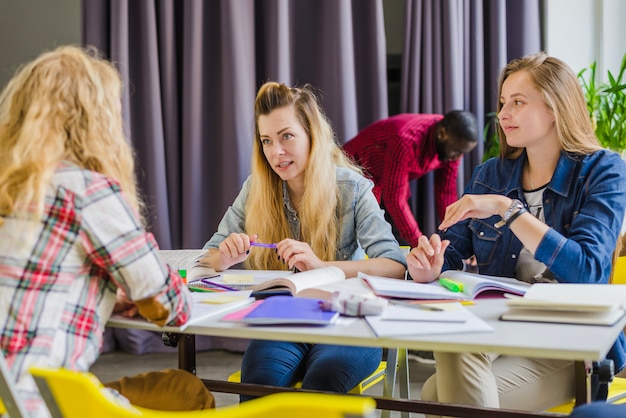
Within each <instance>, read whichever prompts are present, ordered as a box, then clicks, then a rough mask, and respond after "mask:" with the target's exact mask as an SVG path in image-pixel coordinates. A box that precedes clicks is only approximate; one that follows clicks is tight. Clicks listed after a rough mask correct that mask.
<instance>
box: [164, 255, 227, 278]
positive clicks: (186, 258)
mask: <svg viewBox="0 0 626 418" xmlns="http://www.w3.org/2000/svg"><path fill="white" fill-rule="evenodd" d="M206 253H207V250H159V257H161V260H162V261H163V262H164V263H166V264H169V266H170V267H171V268H172V269H175V270H178V271H179V272H181V271H185V274H186V278H187V283H191V282H195V281H198V280H200V279H205V278H211V277H215V276H218V273H217V272H216V271H215V270H214V269H213V267H210V266H208V265H207V264H204V263H203V262H202V261H201V260H202V258H203V257H204V256H205V255H206ZM182 274H183V273H182V272H181V275H182Z"/></svg>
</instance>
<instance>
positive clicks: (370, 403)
mask: <svg viewBox="0 0 626 418" xmlns="http://www.w3.org/2000/svg"><path fill="white" fill-rule="evenodd" d="M30 372H31V374H32V375H33V377H34V378H35V382H36V383H37V386H38V387H39V391H40V392H41V394H42V396H43V397H44V399H45V400H46V404H47V405H48V408H49V409H50V411H51V414H52V416H53V418H56V417H63V418H83V417H86V416H88V417H90V418H110V417H120V418H125V417H146V418H160V417H168V418H170V417H173V416H176V417H181V418H186V417H187V418H239V417H241V418H243V417H258V418H280V417H295V416H297V417H299V418H319V417H327V418H344V417H373V416H374V413H375V408H376V402H375V401H374V400H373V399H371V398H368V397H364V396H348V395H332V394H317V393H293V392H290V393H287V392H284V393H277V394H272V395H267V396H264V397H262V398H258V399H253V400H251V401H249V402H244V403H242V404H239V405H231V406H226V407H221V408H217V409H208V410H204V411H184V412H178V411H157V410H151V409H145V408H138V407H133V406H125V405H122V404H120V403H119V402H117V401H115V400H114V399H112V397H110V396H108V395H107V394H106V393H105V392H104V391H103V390H102V388H103V386H102V384H101V383H100V381H98V379H97V378H96V377H95V376H94V375H93V374H91V373H88V372H85V373H83V372H74V371H70V370H66V369H46V368H31V370H30Z"/></svg>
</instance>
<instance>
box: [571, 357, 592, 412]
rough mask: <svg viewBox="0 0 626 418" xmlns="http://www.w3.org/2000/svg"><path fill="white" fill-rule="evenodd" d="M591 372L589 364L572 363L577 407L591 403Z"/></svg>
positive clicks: (581, 362)
mask: <svg viewBox="0 0 626 418" xmlns="http://www.w3.org/2000/svg"><path fill="white" fill-rule="evenodd" d="M591 370H592V369H591V363H590V362H586V361H575V362H574V373H575V378H576V405H577V406H578V405H582V404H586V403H589V402H591Z"/></svg>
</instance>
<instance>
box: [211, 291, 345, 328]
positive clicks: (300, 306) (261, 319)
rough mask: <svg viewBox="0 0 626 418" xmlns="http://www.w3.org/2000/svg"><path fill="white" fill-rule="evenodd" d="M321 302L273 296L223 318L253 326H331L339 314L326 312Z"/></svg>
mask: <svg viewBox="0 0 626 418" xmlns="http://www.w3.org/2000/svg"><path fill="white" fill-rule="evenodd" d="M320 302H321V300H319V299H309V298H299V297H293V296H273V297H271V298H267V299H263V300H259V301H257V302H255V305H254V308H253V309H251V310H249V311H247V312H246V311H244V312H242V313H243V315H241V314H239V312H233V313H232V314H230V315H227V316H225V317H223V318H222V320H223V321H235V322H241V323H244V324H251V325H286V324H297V325H330V324H332V323H334V322H335V321H336V320H337V318H338V317H339V313H338V312H333V311H324V310H322V308H321V304H320Z"/></svg>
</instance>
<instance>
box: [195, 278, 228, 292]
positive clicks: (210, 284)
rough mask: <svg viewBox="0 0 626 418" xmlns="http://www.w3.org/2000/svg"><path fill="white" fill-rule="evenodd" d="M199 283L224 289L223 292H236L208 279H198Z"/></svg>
mask: <svg viewBox="0 0 626 418" xmlns="http://www.w3.org/2000/svg"><path fill="white" fill-rule="evenodd" d="M200 281H201V282H202V283H204V284H208V285H209V286H215V287H219V288H220V289H224V290H231V291H236V290H237V289H235V288H234V287H229V286H225V285H223V284H219V283H215V282H212V281H211V280H209V279H200Z"/></svg>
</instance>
